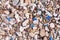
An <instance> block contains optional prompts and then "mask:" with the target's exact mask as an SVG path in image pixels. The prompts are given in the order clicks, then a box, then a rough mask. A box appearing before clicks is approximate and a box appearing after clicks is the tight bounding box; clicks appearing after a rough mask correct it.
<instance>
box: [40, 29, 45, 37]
mask: <svg viewBox="0 0 60 40" xmlns="http://www.w3.org/2000/svg"><path fill="white" fill-rule="evenodd" d="M40 35H41V37H43V36H45V30H44V29H41V31H40Z"/></svg>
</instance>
